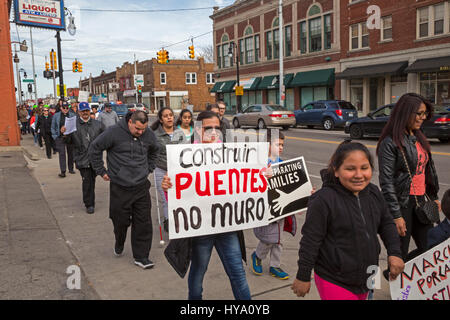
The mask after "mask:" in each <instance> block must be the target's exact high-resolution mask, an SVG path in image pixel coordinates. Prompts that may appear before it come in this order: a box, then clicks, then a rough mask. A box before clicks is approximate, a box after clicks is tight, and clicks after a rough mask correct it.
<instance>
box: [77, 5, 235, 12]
mask: <svg viewBox="0 0 450 320" xmlns="http://www.w3.org/2000/svg"><path fill="white" fill-rule="evenodd" d="M215 7H218V6H214V7H201V8H180V9H135V10H129V9H94V8H80V9H77V10H80V11H91V12H120V13H123V12H128V13H142V12H179V11H197V10H207V9H214V8H215ZM224 7H226V6H222V8H224Z"/></svg>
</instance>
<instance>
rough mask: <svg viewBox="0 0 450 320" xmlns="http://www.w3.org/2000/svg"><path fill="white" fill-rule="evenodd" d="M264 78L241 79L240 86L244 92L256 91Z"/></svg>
mask: <svg viewBox="0 0 450 320" xmlns="http://www.w3.org/2000/svg"><path fill="white" fill-rule="evenodd" d="M261 79H262V77H256V78H250V79H239V84H240V85H241V86H243V87H244V90H256V88H257V87H258V85H259V83H260V82H261Z"/></svg>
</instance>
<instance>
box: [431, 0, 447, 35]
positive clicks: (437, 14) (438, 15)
mask: <svg viewBox="0 0 450 320" xmlns="http://www.w3.org/2000/svg"><path fill="white" fill-rule="evenodd" d="M433 9H434V34H435V35H438V34H443V33H444V12H445V9H444V3H440V4H437V5H435V6H433Z"/></svg>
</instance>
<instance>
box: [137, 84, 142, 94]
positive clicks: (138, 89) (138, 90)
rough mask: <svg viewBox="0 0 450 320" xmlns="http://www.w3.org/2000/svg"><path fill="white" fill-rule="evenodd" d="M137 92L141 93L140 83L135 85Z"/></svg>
mask: <svg viewBox="0 0 450 320" xmlns="http://www.w3.org/2000/svg"><path fill="white" fill-rule="evenodd" d="M137 92H138V93H142V85H140V84H139V85H138V87H137Z"/></svg>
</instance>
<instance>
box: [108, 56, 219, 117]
mask: <svg viewBox="0 0 450 320" xmlns="http://www.w3.org/2000/svg"><path fill="white" fill-rule="evenodd" d="M135 68H136V70H137V74H142V75H144V86H143V88H142V102H143V103H145V104H146V105H147V106H148V107H149V108H150V110H152V111H155V110H158V109H159V108H161V107H164V106H170V107H171V108H172V109H174V110H181V109H182V108H184V107H186V106H187V105H193V106H194V110H195V111H200V110H204V109H205V107H206V105H207V104H208V103H214V101H215V98H214V95H211V94H210V92H209V91H210V89H211V88H212V87H213V86H214V77H213V73H214V65H213V64H212V63H205V61H204V59H203V58H202V57H199V58H198V59H197V60H170V63H169V64H158V63H157V60H156V59H155V58H153V59H151V60H144V61H140V62H136V66H135V64H133V63H129V62H125V63H124V64H123V65H122V66H121V67H118V68H117V70H116V78H117V82H118V83H119V87H120V93H119V99H120V100H122V101H123V102H124V103H135V102H136V88H135V87H134V74H135Z"/></svg>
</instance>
